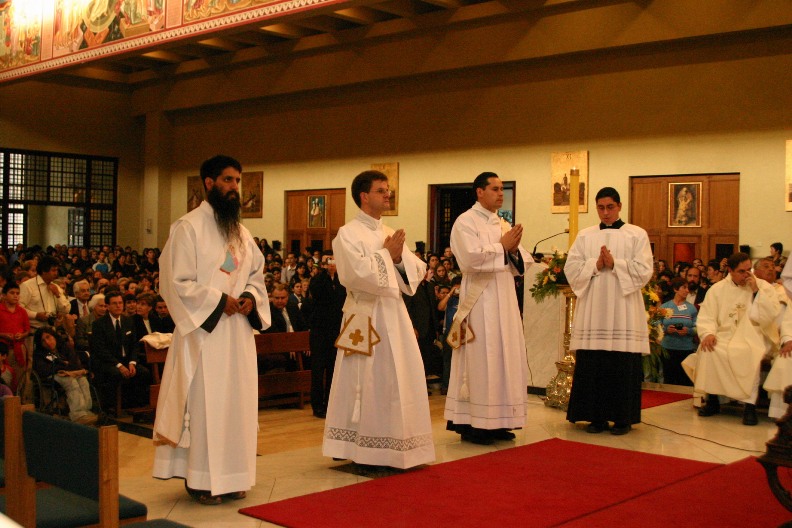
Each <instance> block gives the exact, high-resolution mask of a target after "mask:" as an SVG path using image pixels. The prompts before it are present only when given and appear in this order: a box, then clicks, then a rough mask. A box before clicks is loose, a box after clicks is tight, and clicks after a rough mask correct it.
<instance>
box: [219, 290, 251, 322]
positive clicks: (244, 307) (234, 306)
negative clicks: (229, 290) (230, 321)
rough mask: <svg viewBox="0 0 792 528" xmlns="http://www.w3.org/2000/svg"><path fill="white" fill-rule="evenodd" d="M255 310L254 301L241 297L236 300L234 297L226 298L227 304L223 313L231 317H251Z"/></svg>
mask: <svg viewBox="0 0 792 528" xmlns="http://www.w3.org/2000/svg"><path fill="white" fill-rule="evenodd" d="M252 310H253V301H251V300H250V299H248V298H246V297H240V298H239V299H235V298H234V297H232V296H230V295H229V296H227V297H226V304H225V307H224V308H223V313H225V314H226V315H228V316H229V317H230V316H232V315H234V314H242V315H244V316H245V317H247V316H248V315H250V312H251V311H252Z"/></svg>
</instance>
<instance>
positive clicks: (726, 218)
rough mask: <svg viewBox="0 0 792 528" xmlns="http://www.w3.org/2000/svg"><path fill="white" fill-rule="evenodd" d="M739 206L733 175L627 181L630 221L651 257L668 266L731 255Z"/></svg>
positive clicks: (737, 181) (736, 179) (735, 242)
mask: <svg viewBox="0 0 792 528" xmlns="http://www.w3.org/2000/svg"><path fill="white" fill-rule="evenodd" d="M739 203H740V176H739V174H692V175H667V176H634V177H631V178H630V215H629V218H630V222H631V223H633V224H635V225H638V226H640V227H642V228H644V229H646V232H647V233H648V235H649V240H650V242H651V243H652V249H653V251H654V254H655V257H656V258H657V259H661V260H665V261H666V262H667V263H668V265H669V266H673V265H674V264H675V263H677V262H680V261H685V262H690V261H691V260H692V259H693V258H700V259H701V260H702V261H704V262H705V263H706V262H707V261H708V260H711V259H715V258H719V257H720V255H722V254H723V253H726V252H728V253H729V254H731V253H733V252H735V251H737V250H738V243H739V228H740V214H739Z"/></svg>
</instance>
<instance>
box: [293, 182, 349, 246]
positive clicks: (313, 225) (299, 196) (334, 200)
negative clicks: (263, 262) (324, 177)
mask: <svg viewBox="0 0 792 528" xmlns="http://www.w3.org/2000/svg"><path fill="white" fill-rule="evenodd" d="M285 209H286V234H285V240H286V243H285V251H286V252H292V253H294V254H296V255H299V254H300V253H301V252H302V251H303V250H304V249H309V251H310V252H313V251H316V250H319V251H323V250H326V249H331V247H332V242H333V239H334V238H335V236H336V234H337V233H338V229H339V228H340V227H341V226H342V225H344V219H345V214H346V211H345V209H346V189H314V190H307V191H305V190H303V191H286V208H285Z"/></svg>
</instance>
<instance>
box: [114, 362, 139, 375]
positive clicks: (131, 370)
mask: <svg viewBox="0 0 792 528" xmlns="http://www.w3.org/2000/svg"><path fill="white" fill-rule="evenodd" d="M118 371H119V372H121V375H122V376H123V377H125V378H134V377H135V374H137V369H136V368H135V364H134V363H130V364H129V365H128V366H126V367H125V366H124V365H121V366H120V367H118Z"/></svg>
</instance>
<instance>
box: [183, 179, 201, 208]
mask: <svg viewBox="0 0 792 528" xmlns="http://www.w3.org/2000/svg"><path fill="white" fill-rule="evenodd" d="M203 201H204V184H203V180H202V179H201V177H200V176H189V177H187V212H188V213H189V212H190V211H192V210H193V209H195V208H196V207H198V206H199V205H201V202H203Z"/></svg>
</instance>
